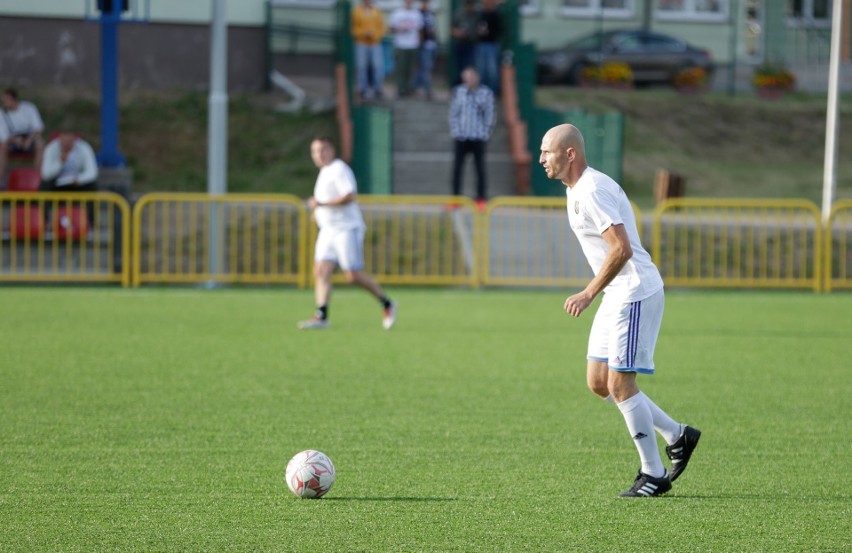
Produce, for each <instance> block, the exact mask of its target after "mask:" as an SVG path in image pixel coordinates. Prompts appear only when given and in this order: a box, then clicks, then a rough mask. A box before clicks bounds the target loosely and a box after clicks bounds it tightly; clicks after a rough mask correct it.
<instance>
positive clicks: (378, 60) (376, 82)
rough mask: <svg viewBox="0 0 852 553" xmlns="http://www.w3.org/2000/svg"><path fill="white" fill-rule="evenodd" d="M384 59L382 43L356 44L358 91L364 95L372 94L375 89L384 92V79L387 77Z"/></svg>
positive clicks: (378, 92)
mask: <svg viewBox="0 0 852 553" xmlns="http://www.w3.org/2000/svg"><path fill="white" fill-rule="evenodd" d="M384 59H385V58H384V52H383V51H382V45H381V43H379V44H372V45H369V46H368V45H366V44H356V45H355V64H356V67H357V71H358V92H359V93H360V94H361V95H362V96H372V94H373V91H374V90H375V92H376V93H377V94H381V93H382V81H383V80H384V78H385V61H384Z"/></svg>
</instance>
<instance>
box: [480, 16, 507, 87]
mask: <svg viewBox="0 0 852 553" xmlns="http://www.w3.org/2000/svg"><path fill="white" fill-rule="evenodd" d="M476 31H477V35H478V39H479V40H478V41H477V43H476V69H477V71H479V75H480V78H481V79H482V83H483V84H484V85H485V86H487V87H488V88H490V89H491V90H492V91H494V93H495V94H500V43H501V41H502V39H503V16H502V15H500V12H499V11H497V2H496V0H483V1H482V13H480V15H479V22H478V23H477V27H476Z"/></svg>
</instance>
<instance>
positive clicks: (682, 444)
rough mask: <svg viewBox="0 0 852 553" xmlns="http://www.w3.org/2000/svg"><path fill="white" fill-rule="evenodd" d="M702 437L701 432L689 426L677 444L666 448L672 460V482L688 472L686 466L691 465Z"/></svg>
mask: <svg viewBox="0 0 852 553" xmlns="http://www.w3.org/2000/svg"><path fill="white" fill-rule="evenodd" d="M700 437H701V431H700V430H698V429H697V428H692V427H691V426H687V427H686V428H684V429H683V434H681V435H680V438H678V439H677V441H676V442H675V443H673V444H672V445H667V446H666V455H668V456H669V459H671V460H672V482H674V481H675V480H677V477H678V476H680V474H681V473H682V472H683V471H684V470H686V464H687V463H689V458H690V457H692V452H693V451H694V450H695V446H697V445H698V438H700Z"/></svg>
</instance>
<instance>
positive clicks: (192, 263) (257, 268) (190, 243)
mask: <svg viewBox="0 0 852 553" xmlns="http://www.w3.org/2000/svg"><path fill="white" fill-rule="evenodd" d="M307 220H308V218H307V213H306V211H305V207H304V206H303V202H302V200H300V199H299V198H297V197H295V196H290V195H286V194H276V195H249V194H228V195H221V196H211V195H208V194H167V193H162V194H148V195H146V196H143V197H142V199H141V200H140V201H139V202H138V203H137V204H136V206H135V208H134V210H133V285H134V286H138V285H140V284H142V283H146V282H148V283H153V282H156V283H196V284H203V283H254V284H261V283H262V284H298V285H304V284H305V282H306V279H307V266H306V254H305V251H306V250H305V247H306V238H307V234H308V233H307Z"/></svg>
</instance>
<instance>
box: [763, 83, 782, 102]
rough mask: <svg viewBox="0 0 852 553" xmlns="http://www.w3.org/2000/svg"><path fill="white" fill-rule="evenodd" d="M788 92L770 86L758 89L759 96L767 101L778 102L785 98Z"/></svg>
mask: <svg viewBox="0 0 852 553" xmlns="http://www.w3.org/2000/svg"><path fill="white" fill-rule="evenodd" d="M785 92H786V91H785V90H784V89H783V88H775V87H769V86H762V87H758V89H757V95H758V96H759V97H760V98H765V99H767V100H777V99H779V98H783V97H784V93H785Z"/></svg>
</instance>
